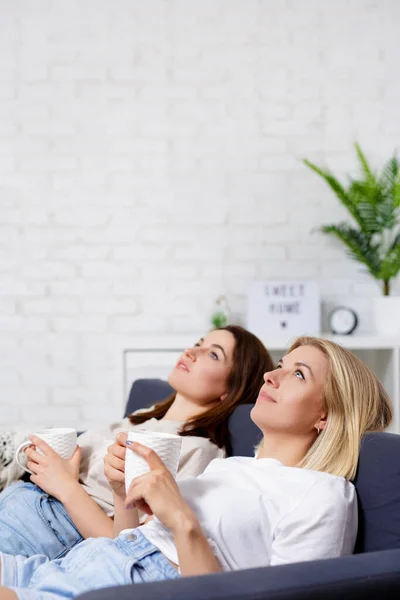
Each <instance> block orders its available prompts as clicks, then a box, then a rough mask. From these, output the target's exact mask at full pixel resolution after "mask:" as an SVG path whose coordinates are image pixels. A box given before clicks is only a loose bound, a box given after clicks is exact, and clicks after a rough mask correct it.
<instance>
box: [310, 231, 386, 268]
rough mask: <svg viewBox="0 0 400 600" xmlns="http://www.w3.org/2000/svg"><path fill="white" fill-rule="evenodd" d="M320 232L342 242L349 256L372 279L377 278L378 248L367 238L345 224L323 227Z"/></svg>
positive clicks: (378, 266)
mask: <svg viewBox="0 0 400 600" xmlns="http://www.w3.org/2000/svg"><path fill="white" fill-rule="evenodd" d="M321 231H323V233H328V234H331V235H334V236H335V237H337V238H338V239H339V240H340V241H342V242H343V243H344V244H345V245H346V246H347V249H348V253H349V256H350V257H351V258H353V259H354V260H357V261H359V262H361V263H363V264H364V265H365V266H366V267H367V269H368V271H369V272H370V273H371V275H373V277H378V274H379V271H380V266H381V265H380V259H379V254H378V249H379V248H378V247H377V246H376V245H373V244H372V242H371V238H370V237H369V236H367V235H365V234H364V233H362V232H361V231H359V230H357V229H354V228H353V227H350V225H347V223H340V224H339V225H325V226H324V227H322V228H321Z"/></svg>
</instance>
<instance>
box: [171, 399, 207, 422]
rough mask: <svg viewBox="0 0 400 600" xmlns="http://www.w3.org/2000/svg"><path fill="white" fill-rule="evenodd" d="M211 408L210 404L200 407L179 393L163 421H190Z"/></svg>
mask: <svg viewBox="0 0 400 600" xmlns="http://www.w3.org/2000/svg"><path fill="white" fill-rule="evenodd" d="M209 408H211V405H210V404H207V405H206V406H199V405H198V404H195V403H194V402H192V401H191V400H188V399H187V398H185V397H184V396H182V395H181V394H179V392H178V393H177V394H176V396H175V400H174V401H173V403H172V404H171V406H170V407H169V409H168V410H167V412H166V413H165V415H164V416H163V417H162V419H161V420H165V421H188V420H189V419H193V418H194V417H198V416H199V415H201V414H202V413H204V412H206V411H207V410H209Z"/></svg>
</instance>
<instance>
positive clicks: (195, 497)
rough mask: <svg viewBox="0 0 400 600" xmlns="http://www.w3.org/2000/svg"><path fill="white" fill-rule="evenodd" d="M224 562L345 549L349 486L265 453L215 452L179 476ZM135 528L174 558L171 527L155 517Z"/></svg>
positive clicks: (243, 563) (234, 564) (350, 529)
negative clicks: (197, 470)
mask: <svg viewBox="0 0 400 600" xmlns="http://www.w3.org/2000/svg"><path fill="white" fill-rule="evenodd" d="M178 485H179V488H180V490H181V493H182V495H183V497H184V498H185V500H186V501H187V503H188V504H189V506H190V507H191V508H192V509H193V511H194V512H195V513H196V515H197V518H198V519H199V521H200V524H201V527H202V529H203V531H204V533H205V535H206V536H207V539H208V542H209V544H210V546H211V547H212V549H213V551H214V554H215V556H216V557H217V559H218V560H219V562H220V563H221V565H222V567H223V569H224V570H237V569H246V568H251V567H263V566H267V565H280V564H285V563H291V562H299V561H308V560H314V559H322V558H331V557H335V556H341V555H345V554H351V553H352V551H353V549H354V544H355V539H356V534H357V501H356V493H355V488H354V486H353V484H352V483H350V482H349V481H347V480H346V479H344V478H343V477H336V476H334V475H329V474H327V473H321V472H318V471H313V470H308V469H300V468H295V467H286V466H284V465H283V464H282V463H280V462H279V461H277V460H275V459H270V458H263V459H255V458H242V457H232V458H228V459H225V460H221V459H215V460H213V461H212V462H211V463H210V464H209V466H208V467H207V468H206V470H205V471H204V473H203V474H202V475H200V476H198V477H189V478H187V479H184V480H183V481H180V482H179V484H178ZM140 530H141V532H142V533H143V535H144V536H145V537H147V539H148V540H149V541H150V542H152V543H153V544H154V545H155V546H156V547H158V548H159V549H160V551H161V552H162V553H163V554H164V555H165V556H166V557H167V558H168V559H169V560H171V561H172V562H174V563H176V564H179V559H178V554H177V551H176V546H175V543H174V539H173V536H172V533H171V531H170V530H168V529H167V528H166V527H164V526H163V525H162V523H161V522H160V521H159V520H158V519H157V518H155V519H154V520H153V521H150V522H149V523H147V524H146V525H143V526H142V527H140Z"/></svg>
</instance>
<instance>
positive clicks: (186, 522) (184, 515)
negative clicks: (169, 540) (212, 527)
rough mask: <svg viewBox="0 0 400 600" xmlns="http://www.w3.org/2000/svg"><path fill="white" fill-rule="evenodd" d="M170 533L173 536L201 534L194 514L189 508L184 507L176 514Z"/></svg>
mask: <svg viewBox="0 0 400 600" xmlns="http://www.w3.org/2000/svg"><path fill="white" fill-rule="evenodd" d="M171 531H172V533H173V535H174V536H192V535H195V534H197V533H199V532H202V529H201V526H200V523H199V520H198V519H197V517H196V515H195V514H194V512H193V511H192V510H191V509H190V508H189V507H185V508H184V509H183V510H182V511H178V512H177V514H176V521H175V524H174V525H173V527H171Z"/></svg>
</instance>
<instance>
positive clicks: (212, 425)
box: [129, 325, 274, 456]
mask: <svg viewBox="0 0 400 600" xmlns="http://www.w3.org/2000/svg"><path fill="white" fill-rule="evenodd" d="M218 329H220V330H223V331H229V332H230V333H231V334H232V335H233V337H234V338H235V347H234V350H233V366H232V369H231V372H230V374H229V376H228V381H227V390H228V391H227V396H226V398H225V399H224V400H223V401H222V402H218V403H217V404H216V405H214V406H212V407H211V408H210V409H209V410H207V411H205V412H204V413H202V414H201V415H198V416H196V417H193V418H192V419H189V420H188V421H186V423H184V425H183V426H182V428H181V430H180V432H179V435H193V436H198V437H204V438H208V439H209V440H210V441H211V442H213V443H214V444H216V445H217V446H218V447H219V448H223V449H224V450H225V451H226V453H227V455H228V456H230V455H231V454H232V446H231V439H230V433H229V427H228V418H229V417H230V415H231V414H232V412H233V411H234V409H235V408H236V406H238V405H239V404H252V403H254V402H255V401H256V399H257V396H258V392H259V391H260V388H261V386H262V384H263V375H264V373H265V372H267V371H271V370H272V369H273V368H274V365H273V362H272V358H271V356H270V354H269V352H268V350H267V349H266V348H265V346H264V345H263V344H262V342H261V341H260V340H259V339H258V337H256V336H255V335H254V334H252V333H250V332H249V331H247V329H244V328H243V327H240V326H239V325H227V326H226V327H219V328H218ZM175 396H176V392H174V393H173V394H171V396H169V397H168V398H167V399H166V400H164V401H163V402H159V403H158V404H156V405H155V406H154V408H153V409H152V410H150V411H146V412H143V413H136V414H133V415H130V416H129V420H130V422H131V423H132V424H133V425H140V424H141V423H144V422H145V421H147V420H148V419H151V418H155V419H162V417H163V416H164V415H165V414H166V412H167V410H168V409H169V407H170V406H171V405H172V403H173V402H174V400H175Z"/></svg>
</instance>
